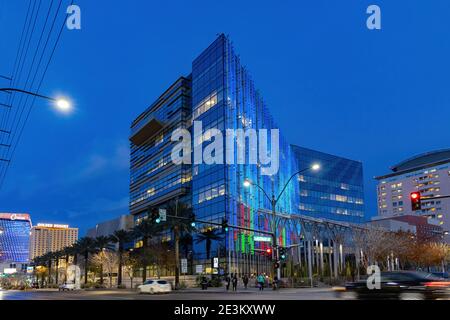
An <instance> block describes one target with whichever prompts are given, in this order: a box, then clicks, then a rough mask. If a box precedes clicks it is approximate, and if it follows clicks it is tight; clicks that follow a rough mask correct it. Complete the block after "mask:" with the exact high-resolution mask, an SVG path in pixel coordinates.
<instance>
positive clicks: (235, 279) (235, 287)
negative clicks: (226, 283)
mask: <svg viewBox="0 0 450 320" xmlns="http://www.w3.org/2000/svg"><path fill="white" fill-rule="evenodd" d="M232 282H233V291H237V284H238V278H237V274H235V275H234V277H233V280H232Z"/></svg>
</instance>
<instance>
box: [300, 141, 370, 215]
mask: <svg viewBox="0 0 450 320" xmlns="http://www.w3.org/2000/svg"><path fill="white" fill-rule="evenodd" d="M291 150H292V155H293V157H292V160H293V162H294V166H295V167H296V168H297V169H298V170H302V169H303V168H307V167H308V166H310V164H311V163H318V164H320V166H321V170H319V171H318V172H311V171H306V172H304V173H302V174H300V175H299V176H298V177H297V179H296V184H295V187H296V189H297V190H296V194H298V195H299V197H294V200H295V202H296V203H295V209H296V210H295V211H296V212H298V213H301V214H304V215H308V216H313V217H317V218H325V219H331V220H335V221H345V222H354V223H361V222H364V187H363V168H362V163H361V162H358V161H354V160H349V159H345V158H341V157H338V156H334V155H331V154H327V153H323V152H319V151H315V150H310V149H307V148H302V147H298V146H295V145H292V146H291Z"/></svg>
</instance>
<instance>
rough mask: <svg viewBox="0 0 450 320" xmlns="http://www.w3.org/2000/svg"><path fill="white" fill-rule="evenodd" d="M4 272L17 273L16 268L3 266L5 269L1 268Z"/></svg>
mask: <svg viewBox="0 0 450 320" xmlns="http://www.w3.org/2000/svg"><path fill="white" fill-rule="evenodd" d="M3 273H4V274H14V273H17V270H16V269H14V268H5V270H3Z"/></svg>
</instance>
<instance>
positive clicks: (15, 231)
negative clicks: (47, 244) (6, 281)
mask: <svg viewBox="0 0 450 320" xmlns="http://www.w3.org/2000/svg"><path fill="white" fill-rule="evenodd" d="M12 216H13V217H12V218H11V219H9V218H2V217H0V263H11V262H12V263H28V260H29V250H30V232H31V221H30V220H29V219H15V218H14V215H12Z"/></svg>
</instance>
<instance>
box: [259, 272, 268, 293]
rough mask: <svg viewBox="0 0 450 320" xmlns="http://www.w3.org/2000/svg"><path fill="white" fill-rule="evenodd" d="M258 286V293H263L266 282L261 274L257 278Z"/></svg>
mask: <svg viewBox="0 0 450 320" xmlns="http://www.w3.org/2000/svg"><path fill="white" fill-rule="evenodd" d="M257 281H258V286H259V291H263V290H264V282H266V278H265V277H264V275H263V274H262V273H261V274H260V275H259V276H258V278H257Z"/></svg>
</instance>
